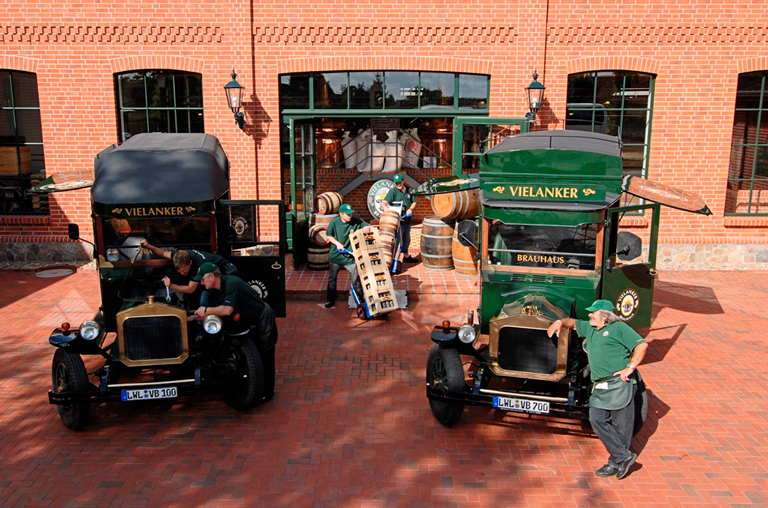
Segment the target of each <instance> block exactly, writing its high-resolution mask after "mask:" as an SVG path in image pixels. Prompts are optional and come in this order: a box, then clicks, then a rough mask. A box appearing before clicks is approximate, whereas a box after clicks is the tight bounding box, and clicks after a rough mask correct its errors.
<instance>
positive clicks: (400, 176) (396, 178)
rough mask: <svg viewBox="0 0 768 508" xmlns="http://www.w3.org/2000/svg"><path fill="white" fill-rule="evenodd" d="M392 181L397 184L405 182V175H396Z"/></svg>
mask: <svg viewBox="0 0 768 508" xmlns="http://www.w3.org/2000/svg"><path fill="white" fill-rule="evenodd" d="M392 181H393V182H395V183H398V182H402V181H403V175H395V176H393V177H392Z"/></svg>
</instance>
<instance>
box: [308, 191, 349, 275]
mask: <svg viewBox="0 0 768 508" xmlns="http://www.w3.org/2000/svg"><path fill="white" fill-rule="evenodd" d="M341 203H342V197H341V194H339V193H338V192H324V193H323V194H320V195H319V196H317V198H315V202H314V209H315V213H313V214H312V215H310V216H309V250H308V252H307V264H308V265H309V268H310V270H327V269H328V256H329V254H330V251H331V242H330V240H328V237H326V236H325V233H326V231H327V230H328V224H330V222H331V220H332V219H333V218H334V217H338V216H339V207H340V206H341Z"/></svg>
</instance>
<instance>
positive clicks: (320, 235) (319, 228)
mask: <svg viewBox="0 0 768 508" xmlns="http://www.w3.org/2000/svg"><path fill="white" fill-rule="evenodd" d="M327 230H328V224H315V225H314V226H310V228H309V241H310V242H312V243H313V244H315V245H328V244H329V243H331V241H330V240H328V237H327V236H325V232H326V231H327Z"/></svg>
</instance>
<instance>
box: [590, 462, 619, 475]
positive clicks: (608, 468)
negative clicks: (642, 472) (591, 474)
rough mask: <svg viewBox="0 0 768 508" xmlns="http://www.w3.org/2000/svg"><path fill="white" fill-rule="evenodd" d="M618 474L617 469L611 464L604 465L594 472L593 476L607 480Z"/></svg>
mask: <svg viewBox="0 0 768 508" xmlns="http://www.w3.org/2000/svg"><path fill="white" fill-rule="evenodd" d="M618 472H619V468H618V467H616V466H614V465H613V464H606V465H604V466H603V467H601V468H600V469H598V470H597V471H595V474H596V475H597V476H601V477H603V478H608V477H609V476H615V475H616V474H617V473H618Z"/></svg>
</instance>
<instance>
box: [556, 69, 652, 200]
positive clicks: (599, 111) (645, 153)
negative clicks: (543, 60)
mask: <svg viewBox="0 0 768 508" xmlns="http://www.w3.org/2000/svg"><path fill="white" fill-rule="evenodd" d="M600 73H614V74H617V75H620V76H621V79H622V81H621V87H620V89H618V90H616V91H615V92H614V94H613V95H614V96H616V95H618V97H619V98H620V99H621V100H620V101H619V105H618V106H616V105H613V104H609V105H606V104H603V103H601V102H599V97H598V78H599V77H600ZM632 77H636V78H641V79H646V78H647V79H648V80H649V84H648V89H647V90H645V89H639V88H632V87H628V86H627V85H628V79H632ZM585 78H591V79H592V80H593V82H592V100H591V101H589V102H587V103H566V120H565V129H566V130H572V129H574V127H573V126H571V127H570V129H569V125H568V117H569V116H570V115H573V114H578V113H581V114H582V115H584V116H591V121H590V128H589V129H583V128H582V129H579V128H578V127H576V130H589V131H590V132H601V133H603V134H606V133H607V131H608V130H609V129H610V128H611V127H616V128H617V129H618V137H619V139H621V140H622V146H623V148H624V156H623V159H624V160H625V161H628V160H630V159H628V155H629V154H628V152H627V150H626V149H627V148H634V147H641V149H642V159H641V160H642V162H641V164H640V168H639V173H640V174H639V175H638V174H637V173H634V172H628V171H625V172H624V174H625V175H626V174H633V173H634V174H635V175H636V176H640V177H641V178H647V177H648V172H649V168H650V152H651V132H652V126H653V100H654V95H655V86H656V75H655V74H650V73H647V72H638V71H629V70H618V69H600V70H595V71H588V72H580V73H574V74H569V75H568V90H567V97H568V99H567V100H571V97H572V96H571V87H572V86H576V84H575V80H577V79H585ZM632 94H635V95H636V96H637V95H645V94H647V96H648V99H647V103H646V105H645V107H628V106H627V105H626V103H627V98H628V97H629V96H630V95H632ZM568 104H574V105H573V106H571V107H569V106H568ZM575 104H578V105H575ZM638 112H645V114H646V115H647V116H646V123H645V134H644V140H643V142H641V143H640V142H628V141H624V137H625V135H626V133H625V131H624V129H625V121H626V120H627V119H628V118H630V117H631V116H632V114H633V113H638ZM612 114H613V115H616V114H618V117H619V124H618V125H613V126H612V125H610V124H608V121H609V118H610V117H611V116H612ZM600 116H602V117H603V118H602V119H603V121H602V122H598V121H597V120H598V119H600V118H599V117H600ZM582 127H583V126H582ZM631 160H633V161H634V160H635V159H631ZM624 204H628V203H624Z"/></svg>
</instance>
